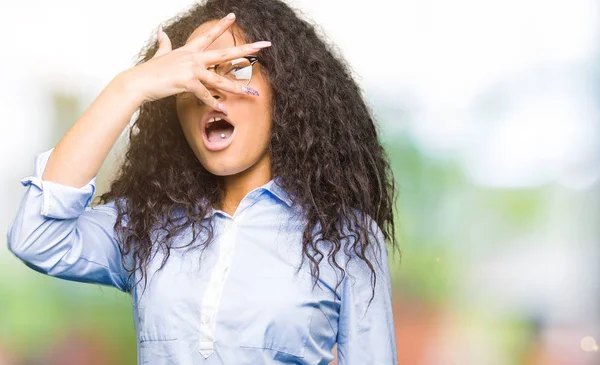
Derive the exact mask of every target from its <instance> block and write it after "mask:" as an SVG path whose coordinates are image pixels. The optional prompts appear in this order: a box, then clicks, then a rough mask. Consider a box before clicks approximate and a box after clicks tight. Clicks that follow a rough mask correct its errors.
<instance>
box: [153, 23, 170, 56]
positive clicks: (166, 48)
mask: <svg viewBox="0 0 600 365" xmlns="http://www.w3.org/2000/svg"><path fill="white" fill-rule="evenodd" d="M156 35H157V38H158V50H157V51H156V53H155V54H154V56H153V57H152V58H156V57H160V56H162V55H164V54H165V53H169V52H171V51H172V50H173V49H172V46H171V40H170V39H169V36H167V33H165V32H163V28H162V24H161V25H160V26H159V27H158V31H157V32H156Z"/></svg>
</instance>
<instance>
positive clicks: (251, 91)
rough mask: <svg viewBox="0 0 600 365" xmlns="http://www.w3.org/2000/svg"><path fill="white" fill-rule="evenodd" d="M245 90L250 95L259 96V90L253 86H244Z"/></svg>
mask: <svg viewBox="0 0 600 365" xmlns="http://www.w3.org/2000/svg"><path fill="white" fill-rule="evenodd" d="M243 90H244V92H245V93H246V94H248V95H254V96H259V94H258V91H256V90H254V89H253V88H251V87H249V86H244V87H243Z"/></svg>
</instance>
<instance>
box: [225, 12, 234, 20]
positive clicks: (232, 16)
mask: <svg viewBox="0 0 600 365" xmlns="http://www.w3.org/2000/svg"><path fill="white" fill-rule="evenodd" d="M227 19H229V20H232V19H235V14H234V13H229V14H227Z"/></svg>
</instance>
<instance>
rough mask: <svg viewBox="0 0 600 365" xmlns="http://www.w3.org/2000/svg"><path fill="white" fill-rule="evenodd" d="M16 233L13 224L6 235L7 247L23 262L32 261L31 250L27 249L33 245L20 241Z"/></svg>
mask: <svg viewBox="0 0 600 365" xmlns="http://www.w3.org/2000/svg"><path fill="white" fill-rule="evenodd" d="M16 231H17V230H16V229H15V227H14V222H13V223H11V225H10V226H9V227H8V232H7V234H6V246H7V248H8V250H9V251H10V252H11V253H12V254H13V255H15V256H16V257H17V258H19V259H20V260H21V261H24V262H28V261H31V254H30V252H29V250H27V247H30V246H31V245H30V244H29V243H28V242H27V240H22V239H20V237H18V235H17V232H16Z"/></svg>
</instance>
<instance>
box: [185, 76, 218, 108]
mask: <svg viewBox="0 0 600 365" xmlns="http://www.w3.org/2000/svg"><path fill="white" fill-rule="evenodd" d="M189 89H190V90H189V91H190V92H192V93H193V94H194V95H196V97H197V98H198V99H200V100H202V102H203V103H204V104H206V105H208V106H210V107H211V108H213V109H215V110H217V111H220V112H223V113H225V115H227V110H225V107H224V106H223V105H222V104H221V103H219V101H218V100H217V99H215V98H213V96H212V94H211V93H210V91H208V89H207V88H206V87H205V86H204V85H202V83H201V82H200V80H196V81H194V82H192V84H191V85H190V86H189Z"/></svg>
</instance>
